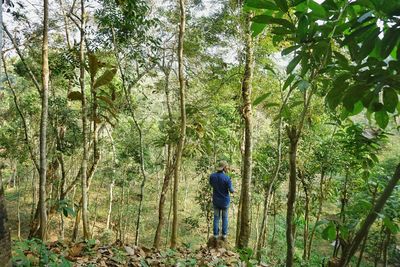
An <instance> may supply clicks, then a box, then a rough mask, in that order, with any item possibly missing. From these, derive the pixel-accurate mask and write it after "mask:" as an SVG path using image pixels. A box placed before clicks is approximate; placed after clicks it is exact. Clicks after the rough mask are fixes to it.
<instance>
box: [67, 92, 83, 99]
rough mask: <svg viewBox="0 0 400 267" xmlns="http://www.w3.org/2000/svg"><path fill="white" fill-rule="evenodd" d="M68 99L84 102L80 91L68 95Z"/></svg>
mask: <svg viewBox="0 0 400 267" xmlns="http://www.w3.org/2000/svg"><path fill="white" fill-rule="evenodd" d="M67 97H68V99H69V100H72V101H75V100H82V93H81V92H78V91H72V92H69V94H68V96H67Z"/></svg>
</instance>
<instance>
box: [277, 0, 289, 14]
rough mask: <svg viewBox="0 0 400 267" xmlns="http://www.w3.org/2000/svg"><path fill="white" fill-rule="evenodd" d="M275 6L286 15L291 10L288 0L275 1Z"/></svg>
mask: <svg viewBox="0 0 400 267" xmlns="http://www.w3.org/2000/svg"><path fill="white" fill-rule="evenodd" d="M274 1H275V4H276V5H277V6H278V7H279V9H280V10H282V12H284V13H286V12H288V10H289V7H288V4H287V2H286V0H274Z"/></svg>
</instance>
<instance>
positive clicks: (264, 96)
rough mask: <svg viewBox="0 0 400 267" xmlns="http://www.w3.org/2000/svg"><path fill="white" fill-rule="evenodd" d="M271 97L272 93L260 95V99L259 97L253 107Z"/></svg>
mask: <svg viewBox="0 0 400 267" xmlns="http://www.w3.org/2000/svg"><path fill="white" fill-rule="evenodd" d="M270 95H271V92H268V93H265V94H262V95H260V96H259V97H257V98H256V99H255V100H254V102H253V106H257V105H258V104H260V103H261V102H262V101H264V100H265V99H266V98H267V97H269V96H270Z"/></svg>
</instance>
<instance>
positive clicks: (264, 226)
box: [256, 101, 286, 261]
mask: <svg viewBox="0 0 400 267" xmlns="http://www.w3.org/2000/svg"><path fill="white" fill-rule="evenodd" d="M285 104H286V101H284V103H283V105H285ZM283 105H282V106H283ZM278 127H279V128H278V140H277V150H278V154H277V162H276V165H275V170H274V176H273V178H272V180H271V181H270V182H269V184H268V187H267V190H266V191H265V196H264V211H263V218H262V222H261V230H260V235H259V237H258V242H257V251H256V257H257V260H258V261H260V259H261V249H262V248H263V247H264V245H265V239H266V233H267V223H268V210H269V205H270V201H271V194H272V190H273V188H274V185H275V182H276V180H277V179H278V177H279V171H280V169H281V164H282V131H281V128H282V116H279V122H278Z"/></svg>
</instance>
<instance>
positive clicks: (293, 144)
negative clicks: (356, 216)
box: [286, 126, 298, 267]
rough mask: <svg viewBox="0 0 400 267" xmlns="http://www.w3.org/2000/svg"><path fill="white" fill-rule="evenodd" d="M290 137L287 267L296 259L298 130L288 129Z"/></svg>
mask: <svg viewBox="0 0 400 267" xmlns="http://www.w3.org/2000/svg"><path fill="white" fill-rule="evenodd" d="M288 136H289V141H290V147H289V169H290V174H289V192H288V201H287V211H286V243H287V252H286V266H287V267H292V266H293V259H294V223H293V220H294V204H295V201H296V176H297V175H296V170H297V164H296V158H297V143H298V139H297V130H296V127H294V126H292V128H290V129H288Z"/></svg>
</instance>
